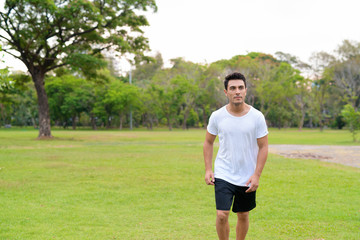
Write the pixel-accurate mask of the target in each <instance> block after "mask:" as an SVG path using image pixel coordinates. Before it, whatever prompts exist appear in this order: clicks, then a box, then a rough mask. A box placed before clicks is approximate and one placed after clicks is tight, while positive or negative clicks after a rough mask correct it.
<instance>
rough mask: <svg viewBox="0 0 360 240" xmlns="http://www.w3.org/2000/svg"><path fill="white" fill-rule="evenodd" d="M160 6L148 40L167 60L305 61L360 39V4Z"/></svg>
mask: <svg viewBox="0 0 360 240" xmlns="http://www.w3.org/2000/svg"><path fill="white" fill-rule="evenodd" d="M3 1H4V0H0V4H1V3H2V2H3ZM156 2H157V6H158V11H157V12H156V13H147V14H146V15H147V17H148V20H149V23H150V27H146V28H145V36H146V37H148V38H149V42H150V47H151V49H152V50H153V52H156V51H158V52H160V53H161V54H162V55H163V58H164V59H165V61H166V60H168V59H171V58H176V57H183V58H184V59H185V60H188V61H193V62H197V63H211V62H214V61H217V60H220V59H229V58H231V57H233V56H235V55H239V54H247V53H248V52H253V51H256V52H263V53H269V54H274V53H275V52H277V51H282V52H285V53H290V54H292V55H295V56H298V57H299V58H300V59H301V60H303V61H305V62H306V61H308V59H309V57H310V56H311V54H312V53H313V52H318V51H327V52H331V51H333V50H334V49H335V48H336V47H337V46H338V45H339V44H341V42H342V41H343V40H344V39H349V40H355V41H360V30H359V24H360V15H359V10H360V0H340V1H337V0H292V1H290V0H222V1H220V0H157V1H156ZM6 60H7V63H8V64H10V65H11V66H12V67H13V69H18V68H21V65H20V64H19V63H17V64H14V62H13V61H10V60H9V59H8V58H6ZM127 67H128V66H124V68H127Z"/></svg>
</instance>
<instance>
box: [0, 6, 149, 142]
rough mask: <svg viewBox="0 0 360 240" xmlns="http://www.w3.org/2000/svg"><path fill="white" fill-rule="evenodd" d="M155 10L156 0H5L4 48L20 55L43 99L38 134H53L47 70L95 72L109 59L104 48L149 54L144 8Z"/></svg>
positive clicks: (0, 16) (0, 20)
mask: <svg viewBox="0 0 360 240" xmlns="http://www.w3.org/2000/svg"><path fill="white" fill-rule="evenodd" d="M149 8H150V9H153V10H156V5H155V1H154V0H123V1H109V0H93V1H90V0H49V1H34V0H6V1H5V6H4V11H3V12H0V30H1V31H0V39H1V42H2V43H3V51H5V52H6V53H8V54H10V55H12V56H14V57H15V58H18V59H20V60H21V61H22V62H23V63H24V64H25V65H26V67H27V69H28V71H29V73H30V74H31V76H32V80H33V82H34V85H35V88H36V92H37V97H38V105H39V126H40V128H39V129H40V131H39V137H49V136H51V131H50V115H49V106H48V98H47V95H46V91H45V89H44V80H45V74H46V73H48V72H50V71H52V70H54V69H56V68H59V67H63V66H70V67H71V68H72V69H74V70H77V71H80V72H82V74H83V75H84V76H86V77H87V78H94V77H96V73H97V72H96V70H97V69H99V68H101V67H104V66H105V65H106V64H105V62H104V61H103V59H102V55H101V54H100V53H101V52H102V51H103V50H111V51H116V52H118V53H119V54H125V53H130V54H132V55H133V56H134V60H135V61H139V60H141V59H147V57H146V56H144V54H143V53H144V51H146V50H148V49H149V46H148V40H147V39H146V38H145V37H144V36H143V31H142V30H141V26H147V25H148V22H147V20H146V18H145V17H144V16H143V15H140V14H139V12H141V11H147V10H148V9H149Z"/></svg>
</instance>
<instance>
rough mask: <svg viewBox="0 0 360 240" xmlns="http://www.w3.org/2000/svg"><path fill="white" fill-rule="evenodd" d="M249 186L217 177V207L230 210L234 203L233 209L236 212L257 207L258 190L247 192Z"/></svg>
mask: <svg viewBox="0 0 360 240" xmlns="http://www.w3.org/2000/svg"><path fill="white" fill-rule="evenodd" d="M248 188H249V187H243V186H236V185H234V184H231V183H229V182H227V181H224V180H222V179H219V178H215V201H216V209H217V210H223V211H230V208H231V205H233V207H232V211H233V212H235V213H236V212H248V211H250V210H252V209H254V208H255V207H256V191H255V192H250V193H245V191H246V190H247V189H248ZM234 197H235V199H234ZM233 199H234V204H233Z"/></svg>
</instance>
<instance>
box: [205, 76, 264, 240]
mask: <svg viewBox="0 0 360 240" xmlns="http://www.w3.org/2000/svg"><path fill="white" fill-rule="evenodd" d="M224 85H225V89H224V92H225V95H226V97H227V98H228V99H229V104H227V105H225V106H223V107H222V108H220V109H218V110H217V111H215V112H213V113H212V114H211V116H210V120H209V125H208V127H207V132H206V137H205V142H204V161H205V171H206V173H205V182H206V184H208V185H215V201H216V209H217V216H216V230H217V233H218V236H219V239H220V240H225V239H226V240H227V239H229V232H230V227H229V222H228V218H229V213H230V208H231V205H233V206H232V211H233V212H235V213H237V216H238V220H237V226H236V239H237V240H241V239H245V237H246V234H247V231H248V228H249V211H250V210H252V209H253V208H255V206H256V203H255V194H256V189H257V188H258V186H259V179H260V175H261V172H262V170H263V168H264V165H265V162H266V159H267V154H268V138H267V135H268V130H267V126H266V122H265V118H264V115H263V114H262V113H261V112H260V111H258V110H256V109H255V108H253V107H252V106H250V105H248V104H246V103H245V97H246V91H247V88H246V79H245V77H244V75H242V74H241V73H237V72H235V73H232V74H230V75H228V76H226V77H225V81H224ZM217 135H218V136H219V143H220V146H219V151H218V153H217V156H216V159H215V174H214V173H213V171H212V156H213V145H214V141H215V138H216V136H217ZM233 200H234V201H233Z"/></svg>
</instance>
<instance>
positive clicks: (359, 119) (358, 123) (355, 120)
mask: <svg viewBox="0 0 360 240" xmlns="http://www.w3.org/2000/svg"><path fill="white" fill-rule="evenodd" d="M341 115H342V116H343V117H344V119H345V122H346V124H347V125H348V128H349V131H350V132H351V133H352V137H353V140H354V142H356V134H357V131H358V130H359V129H360V112H358V111H356V110H355V108H354V107H353V106H352V105H351V104H347V105H345V106H344V108H343V110H342V111H341Z"/></svg>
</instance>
